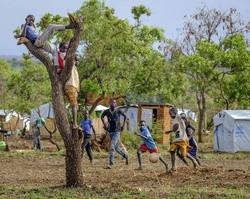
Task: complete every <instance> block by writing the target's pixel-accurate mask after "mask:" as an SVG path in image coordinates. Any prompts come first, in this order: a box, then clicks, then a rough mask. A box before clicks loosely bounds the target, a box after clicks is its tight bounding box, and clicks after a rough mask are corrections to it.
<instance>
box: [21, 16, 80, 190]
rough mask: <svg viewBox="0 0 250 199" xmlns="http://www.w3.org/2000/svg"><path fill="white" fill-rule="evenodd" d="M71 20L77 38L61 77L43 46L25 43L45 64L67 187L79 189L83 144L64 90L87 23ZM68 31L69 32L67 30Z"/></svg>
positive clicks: (68, 54)
mask: <svg viewBox="0 0 250 199" xmlns="http://www.w3.org/2000/svg"><path fill="white" fill-rule="evenodd" d="M69 17H70V24H73V25H74V36H73V38H72V39H71V40H70V43H69V47H68V50H67V54H66V57H65V66H64V68H63V70H62V72H61V73H60V74H59V75H58V74H57V71H56V68H55V67H54V63H53V61H52V60H51V59H50V57H49V56H48V54H46V53H45V51H44V48H43V45H42V47H40V46H37V45H36V44H35V43H36V42H35V41H33V40H32V41H31V40H28V41H25V42H24V45H25V46H26V47H27V48H28V50H29V51H30V52H31V53H32V54H33V55H34V56H35V57H36V58H37V59H39V60H40V61H41V62H42V63H43V64H44V66H45V67H46V69H47V72H48V75H49V78H50V81H51V87H52V104H53V110H54V114H55V120H56V125H57V127H58V130H59V132H60V134H61V136H62V139H63V141H64V145H65V148H66V159H65V161H66V186H67V187H72V186H74V187H79V186H82V185H83V174H82V166H81V147H80V146H81V140H79V139H78V138H79V137H78V129H73V128H72V124H71V122H70V119H69V117H68V114H67V110H66V105H65V101H64V98H65V93H64V88H65V84H66V82H67V80H68V79H69V78H70V76H71V71H72V68H73V66H74V63H75V54H76V50H77V48H78V45H79V41H80V37H81V33H82V31H83V30H82V22H83V19H82V18H76V17H74V16H73V15H71V14H69ZM64 27H65V28H66V26H64ZM21 36H23V35H21ZM41 36H42V35H41ZM17 37H18V36H17ZM26 37H27V35H26ZM36 39H39V37H37V38H36ZM41 43H43V42H41Z"/></svg>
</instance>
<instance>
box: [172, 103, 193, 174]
mask: <svg viewBox="0 0 250 199" xmlns="http://www.w3.org/2000/svg"><path fill="white" fill-rule="evenodd" d="M177 113H178V110H177V109H176V108H175V107H173V108H171V109H170V110H169V114H170V117H171V118H172V119H173V123H172V124H173V132H175V138H174V140H173V143H172V144H171V146H170V150H169V151H170V155H171V161H172V168H171V171H176V166H175V152H176V151H177V149H178V148H180V151H181V155H182V157H188V158H189V159H190V160H191V161H192V162H193V165H194V167H197V163H196V161H195V159H194V158H193V157H192V156H190V155H189V154H188V153H187V152H188V151H189V150H190V149H192V147H190V146H189V144H188V136H187V134H186V126H185V123H184V121H183V120H182V119H181V116H180V115H178V114H177Z"/></svg>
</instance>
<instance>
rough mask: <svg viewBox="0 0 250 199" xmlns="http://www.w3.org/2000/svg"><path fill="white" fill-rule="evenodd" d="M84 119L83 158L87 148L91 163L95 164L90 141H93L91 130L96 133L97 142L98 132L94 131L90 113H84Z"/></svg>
mask: <svg viewBox="0 0 250 199" xmlns="http://www.w3.org/2000/svg"><path fill="white" fill-rule="evenodd" d="M83 115H84V119H83V120H82V121H81V125H80V127H81V128H82V129H83V135H84V138H83V142H82V156H83V152H84V148H86V151H87V154H88V157H89V160H90V163H93V156H92V150H91V146H90V141H91V134H92V133H91V128H92V130H93V132H94V135H95V140H96V132H95V129H94V126H93V124H92V121H91V120H90V119H89V111H87V110H85V111H84V112H83Z"/></svg>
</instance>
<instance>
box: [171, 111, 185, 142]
mask: <svg viewBox="0 0 250 199" xmlns="http://www.w3.org/2000/svg"><path fill="white" fill-rule="evenodd" d="M175 124H178V129H177V131H176V132H175V138H174V140H173V142H181V141H188V136H187V134H186V126H185V123H184V121H183V119H181V116H180V115H178V114H176V116H175V119H174V120H173V126H174V125H175Z"/></svg>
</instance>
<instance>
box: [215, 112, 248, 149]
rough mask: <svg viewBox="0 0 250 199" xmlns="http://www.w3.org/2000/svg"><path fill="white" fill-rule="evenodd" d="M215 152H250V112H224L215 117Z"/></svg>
mask: <svg viewBox="0 0 250 199" xmlns="http://www.w3.org/2000/svg"><path fill="white" fill-rule="evenodd" d="M214 150H215V151H224V152H229V153H236V152H238V151H248V152H250V110H224V111H222V112H220V113H218V114H217V115H215V116H214Z"/></svg>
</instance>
